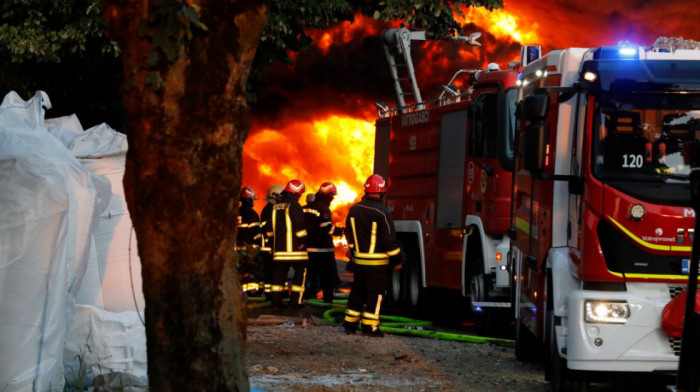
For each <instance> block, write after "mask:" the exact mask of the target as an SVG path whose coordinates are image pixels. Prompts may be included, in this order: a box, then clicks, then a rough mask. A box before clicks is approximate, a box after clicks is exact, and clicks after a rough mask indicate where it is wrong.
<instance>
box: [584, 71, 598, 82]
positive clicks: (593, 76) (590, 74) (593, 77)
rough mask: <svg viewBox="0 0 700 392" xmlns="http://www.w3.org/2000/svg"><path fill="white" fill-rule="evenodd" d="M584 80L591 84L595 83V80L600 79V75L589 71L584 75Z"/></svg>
mask: <svg viewBox="0 0 700 392" xmlns="http://www.w3.org/2000/svg"><path fill="white" fill-rule="evenodd" d="M583 78H584V79H586V80H587V81H589V82H595V80H596V79H598V75H596V74H595V72H591V71H587V72H586V73H585V74H583Z"/></svg>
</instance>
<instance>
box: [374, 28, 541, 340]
mask: <svg viewBox="0 0 700 392" xmlns="http://www.w3.org/2000/svg"><path fill="white" fill-rule="evenodd" d="M479 35H480V33H473V34H471V35H470V36H469V37H450V39H454V40H458V41H463V42H467V43H468V44H470V45H475V46H477V45H479V43H478V42H476V39H477V38H478V37H479ZM383 38H384V45H385V51H386V56H387V60H388V62H389V65H390V69H391V74H392V78H393V83H394V90H395V91H394V92H395V94H396V98H397V99H396V100H397V107H395V108H391V109H389V108H388V107H387V105H385V104H383V103H375V105H376V106H377V112H378V116H379V118H378V120H376V123H375V125H376V139H375V160H374V169H375V173H379V174H381V175H382V176H384V178H386V179H387V180H388V185H389V189H388V192H387V194H386V204H387V207H388V208H389V209H390V210H391V211H392V216H393V218H394V221H395V226H396V231H397V237H398V240H399V241H400V243H401V244H402V249H403V252H402V254H403V255H404V257H405V262H404V267H403V268H402V269H401V270H399V271H394V272H393V275H392V278H391V283H390V289H389V290H388V293H387V296H388V300H389V303H390V304H392V305H393V308H395V309H398V310H399V313H407V314H410V315H412V316H424V315H425V314H426V310H427V309H428V308H429V307H430V308H431V309H432V308H437V307H434V306H432V305H434V304H439V303H438V302H436V301H438V300H440V299H442V302H443V304H444V302H445V300H446V298H449V297H450V295H452V296H455V294H456V295H459V296H460V297H458V298H470V299H471V301H470V302H469V303H470V304H471V308H472V310H473V311H474V312H475V313H476V315H477V317H476V321H477V327H478V328H479V329H480V330H481V331H485V330H488V329H489V328H490V326H491V324H494V323H496V321H498V320H503V318H504V315H505V317H508V318H510V319H512V310H511V295H510V288H511V283H510V282H511V278H510V270H509V269H508V265H507V262H508V259H507V257H506V256H507V253H508V250H509V248H510V239H509V237H508V236H507V231H508V228H509V227H510V221H511V219H510V205H511V203H510V198H511V194H512V188H511V184H512V179H511V173H512V170H513V139H514V135H515V108H516V106H515V103H516V100H517V97H518V89H517V86H516V81H517V77H518V73H519V71H518V69H519V67H520V66H521V65H523V64H526V63H527V61H529V60H532V59H533V58H536V57H538V56H539V47H529V48H525V50H523V51H522V55H521V61H520V62H517V61H516V62H514V63H513V64H510V65H509V67H508V68H507V69H503V70H501V69H499V66H498V65H496V64H493V63H492V64H490V65H489V66H488V68H487V69H484V70H459V71H457V72H456V73H455V74H454V76H453V77H452V79H451V80H450V81H449V82H448V83H447V84H446V85H444V86H443V91H442V93H441V94H440V96H439V97H438V98H437V99H435V100H432V101H424V100H423V99H422V97H421V94H420V89H419V88H418V83H417V81H416V77H415V72H414V69H413V63H412V60H411V54H410V45H411V41H423V40H427V39H436V37H430V34H429V33H427V32H425V31H410V30H408V29H391V30H386V31H385V32H384V33H383ZM458 86H459V87H458ZM444 293H448V295H447V296H445V297H443V298H440V297H439V296H438V294H444ZM451 303H453V304H457V303H461V305H455V306H462V307H463V309H454V308H453V309H449V310H447V311H449V312H454V313H455V314H461V315H466V314H468V312H469V305H467V301H461V300H459V299H458V301H456V302H454V301H453V302H451ZM441 308H442V309H445V307H441ZM506 324H508V323H506Z"/></svg>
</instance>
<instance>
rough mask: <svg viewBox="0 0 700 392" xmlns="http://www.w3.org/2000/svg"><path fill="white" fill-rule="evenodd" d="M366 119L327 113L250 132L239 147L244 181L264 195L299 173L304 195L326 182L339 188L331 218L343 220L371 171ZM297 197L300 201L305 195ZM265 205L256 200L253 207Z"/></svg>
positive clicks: (369, 128)
mask: <svg viewBox="0 0 700 392" xmlns="http://www.w3.org/2000/svg"><path fill="white" fill-rule="evenodd" d="M369 120H370V119H362V118H360V119H358V118H352V117H348V116H341V115H335V114H328V115H327V117H325V118H324V119H320V120H315V121H298V122H294V123H292V124H289V125H286V126H283V127H280V128H278V129H272V128H266V129H262V130H257V131H255V132H254V133H251V135H250V136H249V137H248V139H247V140H246V143H245V145H244V147H243V168H244V169H243V184H244V185H246V186H252V187H253V189H255V191H256V193H257V194H259V195H264V194H265V193H266V191H267V189H268V188H269V187H270V186H271V185H272V184H281V185H285V184H286V183H287V182H288V181H289V180H292V179H295V178H297V179H300V180H302V181H303V182H304V183H305V184H306V192H307V194H308V193H315V192H316V190H318V187H319V186H320V185H321V184H322V183H323V182H325V181H330V182H332V183H334V184H335V186H336V188H337V189H338V195H337V196H336V197H335V199H334V200H333V203H332V204H331V210H332V211H334V221H336V222H340V221H344V217H345V214H346V213H347V209H348V208H349V206H350V205H351V204H352V203H353V202H355V201H357V200H358V197H359V196H360V195H361V192H362V185H363V183H364V181H365V179H366V178H367V177H368V176H369V175H370V174H372V171H373V166H374V124H373V123H372V122H370V121H369ZM300 201H301V203H302V204H304V198H303V197H302V199H301V200H300ZM263 205H264V203H258V204H256V209H257V210H258V211H259V210H261V209H262V207H263Z"/></svg>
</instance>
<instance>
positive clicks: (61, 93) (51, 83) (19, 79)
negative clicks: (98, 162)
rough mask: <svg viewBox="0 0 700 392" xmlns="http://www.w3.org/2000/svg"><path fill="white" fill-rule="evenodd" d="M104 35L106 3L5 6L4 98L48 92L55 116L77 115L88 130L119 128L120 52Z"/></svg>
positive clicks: (23, 1)
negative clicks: (102, 126)
mask: <svg viewBox="0 0 700 392" xmlns="http://www.w3.org/2000/svg"><path fill="white" fill-rule="evenodd" d="M104 31H105V20H104V17H103V15H102V7H101V2H100V0H51V1H46V0H5V1H3V2H2V3H0V69H2V70H3V72H2V73H0V93H1V94H2V95H4V94H6V93H8V92H9V91H17V93H19V94H20V95H21V96H23V97H24V98H25V99H27V98H30V97H31V96H33V95H34V93H35V91H36V90H44V91H46V92H47V93H48V94H49V97H50V98H51V102H52V103H53V106H54V109H52V110H51V111H50V112H49V115H50V117H57V116H61V115H67V114H72V113H77V114H78V118H79V119H80V120H81V122H82V123H83V126H84V127H86V128H87V127H90V126H93V125H96V124H98V123H101V122H108V123H109V124H110V125H111V126H112V127H115V128H119V127H120V126H121V125H122V124H123V114H122V110H121V107H122V105H121V99H120V97H119V93H118V88H119V87H118V86H119V84H120V81H121V76H120V75H121V68H120V64H119V58H118V56H119V48H118V46H117V44H116V42H114V41H112V40H110V39H108V38H107V37H106V36H105V34H104ZM96 98H99V99H96Z"/></svg>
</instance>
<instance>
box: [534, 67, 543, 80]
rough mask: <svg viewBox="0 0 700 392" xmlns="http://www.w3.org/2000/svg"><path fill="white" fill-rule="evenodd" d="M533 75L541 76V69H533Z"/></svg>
mask: <svg viewBox="0 0 700 392" xmlns="http://www.w3.org/2000/svg"><path fill="white" fill-rule="evenodd" d="M535 76H537V77H538V78H539V77H541V76H542V70H541V69H538V70H537V71H535Z"/></svg>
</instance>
